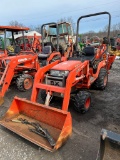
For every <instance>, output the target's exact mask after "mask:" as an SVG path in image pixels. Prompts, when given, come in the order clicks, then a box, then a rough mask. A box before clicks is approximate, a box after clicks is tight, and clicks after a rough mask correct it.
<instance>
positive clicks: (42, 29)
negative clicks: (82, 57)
mask: <svg viewBox="0 0 120 160" xmlns="http://www.w3.org/2000/svg"><path fill="white" fill-rule="evenodd" d="M47 25H48V26H49V25H56V31H57V51H58V52H59V31H58V24H57V23H55V22H51V23H45V24H43V25H42V26H41V34H42V48H43V47H44V42H43V40H44V27H45V26H47Z"/></svg>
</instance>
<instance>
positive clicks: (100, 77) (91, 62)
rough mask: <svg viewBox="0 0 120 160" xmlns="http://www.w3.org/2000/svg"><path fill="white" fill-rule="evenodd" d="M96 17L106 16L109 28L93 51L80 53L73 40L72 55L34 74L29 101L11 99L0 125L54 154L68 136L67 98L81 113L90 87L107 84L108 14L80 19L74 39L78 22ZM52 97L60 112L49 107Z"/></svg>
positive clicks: (99, 87) (69, 133)
mask: <svg viewBox="0 0 120 160" xmlns="http://www.w3.org/2000/svg"><path fill="white" fill-rule="evenodd" d="M100 14H107V15H108V16H109V25H108V26H109V27H108V36H107V38H105V39H104V40H103V42H102V43H100V44H99V46H98V48H97V50H95V47H94V46H87V47H86V48H84V52H82V53H81V52H79V51H78V49H77V46H78V44H77V40H76V56H75V55H74V56H73V57H69V58H61V60H56V61H55V62H53V63H51V64H48V65H47V66H45V67H43V68H40V69H39V70H38V71H37V73H36V75H35V79H34V85H33V90H32V95H31V100H30V101H28V100H25V99H21V98H18V97H15V98H14V100H13V102H12V104H11V106H10V108H9V109H8V111H7V113H6V114H5V115H4V117H2V118H1V120H0V124H1V125H2V126H4V127H6V128H8V129H10V130H11V131H13V132H15V133H17V134H19V135H20V136H22V137H24V138H26V139H28V140H30V141H31V142H33V143H35V144H37V145H38V146H41V147H43V148H45V149H46V150H49V151H55V150H56V149H58V148H59V147H60V146H61V145H63V144H64V142H65V141H66V140H67V138H68V137H69V136H70V135H71V133H72V118H71V115H70V113H69V112H68V106H69V101H70V98H72V99H73V101H74V108H75V110H76V111H78V112H82V113H85V112H87V111H88V110H89V108H90V106H91V94H90V93H89V92H88V91H87V90H88V89H89V88H90V87H91V86H92V85H94V87H95V88H97V89H105V87H106V85H107V81H108V69H109V68H108V63H109V62H108V58H109V55H108V51H107V48H108V47H107V46H108V39H109V33H110V20H111V16H110V14H109V13H108V12H101V13H96V14H90V15H86V16H82V17H80V18H79V19H78V21H77V36H78V31H79V21H80V20H81V19H83V18H86V17H91V16H97V15H100ZM76 39H77V38H76ZM104 47H105V49H104ZM39 91H40V94H41V98H42V99H43V100H45V104H44V105H43V104H39V103H36V102H37V97H38V96H39ZM52 96H59V97H62V98H63V105H62V109H61V110H60V109H56V108H52V107H50V106H49V103H50V100H51V98H52Z"/></svg>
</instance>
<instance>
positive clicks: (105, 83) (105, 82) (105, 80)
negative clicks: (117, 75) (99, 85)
mask: <svg viewBox="0 0 120 160" xmlns="http://www.w3.org/2000/svg"><path fill="white" fill-rule="evenodd" d="M106 85H107V76H105V78H104V86H106Z"/></svg>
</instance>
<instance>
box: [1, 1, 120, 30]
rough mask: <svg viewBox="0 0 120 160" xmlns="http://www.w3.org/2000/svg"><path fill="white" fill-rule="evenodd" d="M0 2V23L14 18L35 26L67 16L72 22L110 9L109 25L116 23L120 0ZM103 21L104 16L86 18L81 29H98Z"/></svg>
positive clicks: (104, 20)
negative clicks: (110, 19)
mask: <svg viewBox="0 0 120 160" xmlns="http://www.w3.org/2000/svg"><path fill="white" fill-rule="evenodd" d="M0 5H1V9H0V13H1V16H0V22H1V25H9V23H10V22H11V21H15V20H16V21H18V22H19V23H22V24H24V25H25V26H28V27H29V26H38V25H41V24H44V23H48V22H57V21H58V20H59V19H61V18H68V17H71V18H72V19H73V21H74V24H75V25H76V22H77V19H78V18H79V17H80V16H82V15H86V14H91V13H96V12H103V11H108V12H110V14H111V16H112V25H113V24H116V23H120V0H108V1H105V0H59V1H58V0H45V1H44V0H4V1H1V3H0ZM106 22H108V20H107V17H104V16H103V17H95V18H94V19H89V20H88V19H86V20H85V21H83V25H82V24H81V27H82V29H81V31H82V32H85V31H86V29H91V30H95V31H97V30H100V29H102V27H104V26H105V25H106V24H107V23H106Z"/></svg>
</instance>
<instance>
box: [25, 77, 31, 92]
mask: <svg viewBox="0 0 120 160" xmlns="http://www.w3.org/2000/svg"><path fill="white" fill-rule="evenodd" d="M31 87H32V79H31V78H26V79H25V80H24V88H25V89H26V90H28V89H30V88H31Z"/></svg>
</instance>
